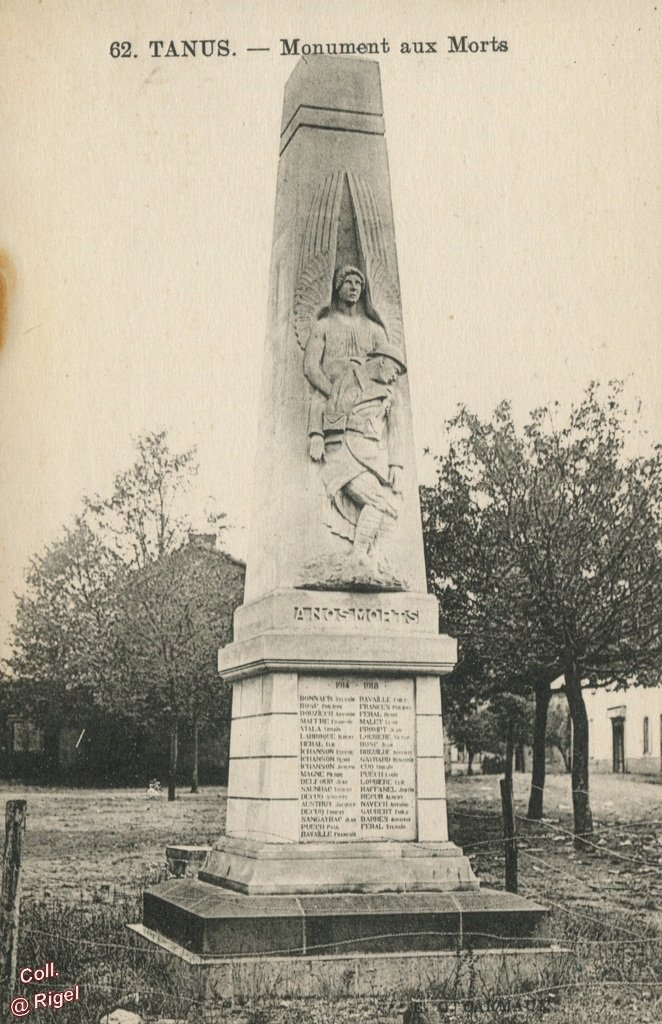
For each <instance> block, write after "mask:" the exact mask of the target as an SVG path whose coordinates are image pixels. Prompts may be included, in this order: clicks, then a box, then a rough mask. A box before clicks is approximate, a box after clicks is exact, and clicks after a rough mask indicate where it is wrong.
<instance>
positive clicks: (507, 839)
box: [499, 779, 517, 892]
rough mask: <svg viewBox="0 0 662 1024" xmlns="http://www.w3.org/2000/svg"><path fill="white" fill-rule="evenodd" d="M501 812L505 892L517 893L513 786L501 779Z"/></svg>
mask: <svg viewBox="0 0 662 1024" xmlns="http://www.w3.org/2000/svg"><path fill="white" fill-rule="evenodd" d="M499 785H500V787H501V810H502V813H503V846H504V850H505V854H506V892H517V833H516V831H515V810H514V807H513V785H512V781H509V780H508V779H501V780H500V782H499Z"/></svg>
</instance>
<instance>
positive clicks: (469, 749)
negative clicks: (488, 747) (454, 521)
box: [467, 743, 474, 775]
mask: <svg viewBox="0 0 662 1024" xmlns="http://www.w3.org/2000/svg"><path fill="white" fill-rule="evenodd" d="M473 760H474V748H473V747H472V746H471V745H470V744H469V743H467V775H473V773H474V770H473Z"/></svg>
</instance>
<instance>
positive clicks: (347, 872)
mask: <svg viewBox="0 0 662 1024" xmlns="http://www.w3.org/2000/svg"><path fill="white" fill-rule="evenodd" d="M198 878H199V880H200V881H201V882H208V883H211V884H212V885H217V886H218V885H220V886H223V887H224V888H226V889H233V890H235V891H236V892H240V893H244V894H247V895H251V896H259V895H269V894H270V895H286V894H290V893H291V894H300V893H306V894H315V893H344V892H357V893H361V892H389V891H390V892H403V891H406V892H416V891H425V892H428V891H439V892H449V891H453V892H455V891H458V890H477V889H478V887H479V883H478V880H477V878H476V876H475V875H474V873H473V871H472V869H471V864H470V862H469V858H468V857H465V856H464V854H463V853H462V850H460V849H459V847H457V846H455V844H454V843H450V842H446V843H396V842H386V843H365V842H355V843H259V842H251V841H250V840H246V839H238V838H231V837H228V836H226V837H224V838H223V839H221V840H219V842H217V843H216V845H215V847H214V848H213V850H212V851H211V853H210V855H209V857H208V859H207V861H206V862H205V864H204V866H203V867H202V869H201V870H200V871H199V873H198Z"/></svg>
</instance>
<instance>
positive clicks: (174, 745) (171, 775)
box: [168, 716, 179, 800]
mask: <svg viewBox="0 0 662 1024" xmlns="http://www.w3.org/2000/svg"><path fill="white" fill-rule="evenodd" d="M178 753H179V734H178V722H177V719H176V718H175V717H174V716H173V718H172V719H171V722H170V763H169V765H168V800H176V799H177V756H178Z"/></svg>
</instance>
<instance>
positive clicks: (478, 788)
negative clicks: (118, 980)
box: [0, 775, 662, 923]
mask: <svg viewBox="0 0 662 1024" xmlns="http://www.w3.org/2000/svg"><path fill="white" fill-rule="evenodd" d="M660 781H661V782H662V778H661V779H660ZM528 787H529V778H528V776H524V775H521V776H520V775H516V776H515V782H514V790H515V803H516V812H517V814H518V816H519V820H518V828H519V847H520V851H519V867H520V885H521V891H522V892H525V893H529V894H531V895H534V894H535V895H538V896H541V897H543V896H545V897H546V898H547V899H548V900H550V901H552V900H559V897H561V896H563V898H564V899H565V898H569V899H570V900H571V901H574V902H575V903H576V904H585V905H587V906H590V905H597V904H601V905H603V906H604V905H605V904H609V903H610V902H613V903H615V904H617V905H618V906H620V907H625V908H641V909H642V910H644V911H645V912H646V913H647V915H651V920H655V919H656V918H657V921H656V923H662V785H660V784H656V783H655V781H651V780H649V779H642V778H639V777H637V776H613V775H596V776H594V777H593V779H592V780H591V802H592V808H593V815H594V826H595V834H594V837H593V842H594V844H595V845H594V847H589V848H588V851H587V852H586V853H583V852H582V853H580V854H578V853H576V852H575V851H574V849H573V844H572V841H571V836H570V832H571V830H572V806H571V793H570V779H569V776H567V775H552V776H549V777H548V779H547V783H546V788H545V820H544V822H542V823H532V822H527V821H525V820H523V819H524V817H525V815H526V806H527V801H528V793H529V788H528ZM0 797H1V798H2V799H4V800H7V799H10V798H18V797H23V798H26V799H27V801H28V823H27V831H26V836H25V842H24V860H23V885H22V888H23V892H24V893H25V894H26V895H32V896H41V895H46V896H49V895H52V896H58V897H66V896H67V895H68V894H71V895H72V897H73V896H75V897H76V898H80V897H81V896H82V897H83V898H86V897H87V898H90V897H92V898H94V897H95V896H97V897H98V895H99V894H101V893H103V892H104V891H107V890H108V889H109V888H114V887H122V886H134V885H137V884H140V882H141V881H142V880H143V879H144V878H146V877H152V876H155V875H156V874H157V873H158V872H159V871H160V870H161V869H162V867H163V864H164V849H165V847H166V845H169V844H176V843H185V844H209V843H212V842H213V840H214V839H215V838H216V837H217V836H218V835H220V834H221V833H222V831H223V826H224V822H225V790H224V789H223V788H222V787H205V788H203V789H202V790H201V792H200V793H199V794H195V795H193V794H191V793H189V792H187V791H186V790H185V789H181V790H180V791H179V795H178V799H177V800H176V801H175V802H174V803H168V801H167V799H166V797H165V795H160V796H157V797H151V798H150V797H149V796H148V791H147V789H146V788H145V789H144V790H139V789H89V790H83V789H62V788H57V789H48V788H45V787H35V786H14V785H8V784H4V785H2V786H1V787H0ZM499 806H500V804H499V779H498V777H496V776H480V775H478V776H473V777H471V778H467V777H466V776H453V777H452V778H451V779H450V780H449V784H448V808H449V829H450V837H451V839H453V840H454V841H455V842H457V843H458V845H460V846H462V847H463V848H464V850H465V852H466V853H467V854H468V855H469V856H470V857H471V859H472V864H473V865H474V870H475V871H476V873H477V874H478V875H479V877H480V878H481V880H482V881H483V882H484V883H485V884H487V885H493V886H495V887H498V888H502V887H503V842H502V837H501V817H500V811H499Z"/></svg>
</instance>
